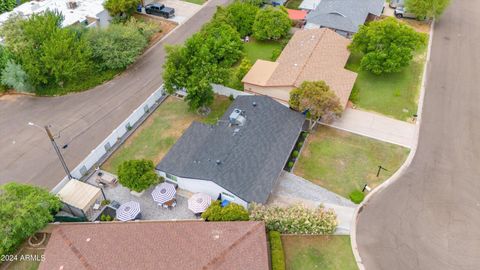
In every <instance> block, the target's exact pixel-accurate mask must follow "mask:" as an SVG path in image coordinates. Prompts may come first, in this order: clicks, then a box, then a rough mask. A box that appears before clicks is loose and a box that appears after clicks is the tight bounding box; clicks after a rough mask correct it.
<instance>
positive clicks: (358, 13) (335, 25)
mask: <svg viewBox="0 0 480 270" xmlns="http://www.w3.org/2000/svg"><path fill="white" fill-rule="evenodd" d="M384 2H385V1H384V0H322V1H321V2H320V3H319V4H318V6H317V7H316V9H315V10H313V11H312V12H310V13H309V14H308V15H307V24H306V25H305V28H306V29H312V28H322V27H325V28H330V29H333V30H335V32H337V33H339V34H341V35H343V36H345V37H351V36H352V35H353V34H355V33H356V32H358V27H359V26H360V25H363V24H364V23H365V22H367V21H371V20H375V19H377V18H378V17H379V16H380V15H381V14H382V13H383V8H384Z"/></svg>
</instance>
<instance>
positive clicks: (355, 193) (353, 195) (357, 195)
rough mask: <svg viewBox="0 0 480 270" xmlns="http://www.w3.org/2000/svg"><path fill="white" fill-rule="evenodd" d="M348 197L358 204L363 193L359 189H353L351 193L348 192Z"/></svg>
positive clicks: (361, 199)
mask: <svg viewBox="0 0 480 270" xmlns="http://www.w3.org/2000/svg"><path fill="white" fill-rule="evenodd" d="M348 196H349V197H350V200H352V202H354V203H356V204H359V203H361V202H362V201H363V199H364V198H365V193H363V192H361V191H360V190H358V189H357V190H354V191H352V193H350V195H348Z"/></svg>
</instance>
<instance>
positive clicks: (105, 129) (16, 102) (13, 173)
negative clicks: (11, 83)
mask: <svg viewBox="0 0 480 270" xmlns="http://www.w3.org/2000/svg"><path fill="white" fill-rule="evenodd" d="M228 2H230V0H210V1H209V2H208V4H206V5H204V6H203V8H202V9H201V10H200V11H199V12H198V13H196V14H195V16H194V17H192V18H191V19H190V20H188V21H187V22H185V23H184V24H182V25H180V26H178V27H177V29H176V30H175V31H174V32H172V33H171V34H170V35H168V36H167V37H166V38H165V39H164V40H162V41H161V42H160V43H158V44H157V45H156V46H154V47H152V48H151V49H150V50H149V51H147V52H146V53H145V54H144V55H143V57H142V58H141V59H139V60H138V61H137V62H136V63H135V64H134V65H133V66H132V67H131V68H129V69H128V70H127V71H126V72H124V73H123V74H121V75H120V76H118V77H116V78H115V79H113V80H112V81H110V82H108V83H106V84H103V85H100V86H98V87H96V88H94V89H92V90H90V91H86V92H82V93H77V94H71V95H68V96H62V97H51V98H41V97H30V96H4V97H1V98H0V127H1V128H0V184H2V183H5V182H9V181H16V182H27V183H32V184H37V185H41V186H44V187H47V188H52V187H54V186H55V185H56V184H57V183H58V182H59V181H60V180H61V179H62V178H63V177H64V175H65V174H64V172H63V169H62V167H61V165H60V163H59V161H58V160H57V157H56V155H55V152H54V151H53V149H52V147H51V145H50V142H49V140H48V138H47V136H46V135H45V134H44V133H43V131H41V130H40V129H37V128H34V127H30V126H28V125H27V123H28V122H30V121H31V122H34V123H36V124H38V125H45V124H51V125H52V129H53V131H54V132H56V133H58V132H60V138H59V139H58V141H59V144H60V145H64V144H68V148H67V149H65V150H62V151H63V152H64V155H65V160H66V162H67V164H68V165H69V166H70V168H74V167H75V166H76V165H77V164H78V163H79V162H80V161H81V160H83V159H84V158H85V157H86V156H87V155H88V154H89V153H90V151H91V150H93V149H94V148H95V147H96V146H97V145H98V144H99V143H100V142H101V141H102V140H103V139H105V138H106V137H107V136H108V135H109V134H110V133H111V132H112V130H113V129H114V128H115V127H117V126H118V125H119V124H120V123H121V122H122V121H123V120H124V119H125V118H126V117H127V116H128V115H129V114H130V113H131V112H132V111H133V110H134V109H135V108H137V107H138V106H139V105H140V104H141V103H142V102H143V101H144V100H145V99H146V98H147V97H148V96H149V95H150V94H151V93H152V92H153V91H155V90H156V89H158V87H159V86H160V85H161V84H162V82H163V80H162V76H161V74H162V65H163V63H164V61H165V50H164V45H165V44H180V43H183V42H184V41H185V39H187V38H188V37H190V36H191V35H192V34H193V33H195V32H197V31H198V30H199V29H200V28H201V27H202V25H203V24H204V23H206V22H208V21H209V20H210V18H211V17H212V16H213V14H214V13H215V11H216V7H217V5H225V4H227V3H228Z"/></svg>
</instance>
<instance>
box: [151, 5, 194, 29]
mask: <svg viewBox="0 0 480 270" xmlns="http://www.w3.org/2000/svg"><path fill="white" fill-rule="evenodd" d="M149 3H162V4H164V5H165V6H167V7H171V8H174V9H175V16H174V17H173V18H171V19H167V20H169V21H173V22H176V23H178V24H183V23H185V22H186V21H187V20H188V19H189V18H191V17H192V16H193V15H195V13H197V12H198V11H199V10H200V9H201V8H202V6H201V5H197V4H194V3H190V2H186V1H180V0H155V1H147V2H145V4H149Z"/></svg>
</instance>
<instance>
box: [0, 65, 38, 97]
mask: <svg viewBox="0 0 480 270" xmlns="http://www.w3.org/2000/svg"><path fill="white" fill-rule="evenodd" d="M0 81H1V83H2V85H5V86H7V87H11V88H13V89H15V90H16V91H18V92H32V91H33V87H32V86H31V85H30V83H29V80H28V75H27V73H26V72H25V71H23V69H22V66H20V65H18V64H16V63H15V62H13V61H12V60H9V61H8V62H7V64H6V65H5V68H4V69H3V71H2V72H1V77H0Z"/></svg>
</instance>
